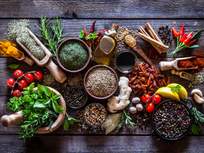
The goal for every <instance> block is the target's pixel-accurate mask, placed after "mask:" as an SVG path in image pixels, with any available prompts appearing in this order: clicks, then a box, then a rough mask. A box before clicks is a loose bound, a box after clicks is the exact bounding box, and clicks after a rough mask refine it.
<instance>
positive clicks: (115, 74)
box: [84, 65, 118, 100]
mask: <svg viewBox="0 0 204 153" xmlns="http://www.w3.org/2000/svg"><path fill="white" fill-rule="evenodd" d="M100 68H105V69H108V70H110V71H111V72H112V73H113V74H114V76H115V79H116V86H115V89H114V90H113V92H112V93H111V94H109V95H108V96H104V97H98V96H95V95H93V94H92V93H91V92H89V90H88V89H87V88H86V80H87V77H88V76H89V74H90V72H91V71H93V70H95V69H100ZM84 88H85V90H86V92H87V93H88V94H89V95H90V96H91V97H93V98H95V99H98V100H103V99H108V98H109V97H111V96H112V95H113V94H114V93H115V92H116V91H117V89H118V76H117V73H116V72H115V70H113V69H112V68H111V67H109V66H106V65H95V66H93V67H91V68H90V69H89V70H88V71H87V72H86V74H85V76H84Z"/></svg>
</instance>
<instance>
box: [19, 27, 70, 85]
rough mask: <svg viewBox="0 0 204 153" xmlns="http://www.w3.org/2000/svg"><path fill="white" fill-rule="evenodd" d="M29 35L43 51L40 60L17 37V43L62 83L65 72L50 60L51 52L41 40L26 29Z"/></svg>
mask: <svg viewBox="0 0 204 153" xmlns="http://www.w3.org/2000/svg"><path fill="white" fill-rule="evenodd" d="M28 32H29V34H30V36H31V37H32V38H33V39H34V40H35V42H36V43H37V45H39V46H40V47H41V48H42V50H43V51H44V53H45V57H43V59H42V60H39V59H37V58H36V57H35V56H33V55H32V53H31V52H30V51H29V50H28V49H27V48H26V47H25V46H24V45H23V44H22V43H21V42H20V41H19V40H18V39H17V40H16V41H17V43H18V44H19V45H20V46H21V47H22V48H23V49H24V50H25V51H26V52H27V54H28V55H29V56H30V57H31V58H32V59H33V60H34V61H35V63H36V64H38V65H39V66H45V67H46V68H47V69H48V70H49V71H50V73H51V74H52V76H53V77H54V78H55V80H56V81H58V82H60V83H63V82H64V81H65V80H66V79H67V77H66V75H65V73H64V72H63V71H62V70H61V69H60V68H59V67H58V66H57V65H56V64H55V63H54V62H53V61H52V58H51V57H52V54H51V53H50V51H49V50H48V49H47V48H46V47H45V46H44V45H43V44H42V42H41V41H40V40H39V39H38V38H37V37H36V36H35V35H34V34H33V33H32V31H30V30H29V29H28Z"/></svg>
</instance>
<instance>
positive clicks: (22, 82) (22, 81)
mask: <svg viewBox="0 0 204 153" xmlns="http://www.w3.org/2000/svg"><path fill="white" fill-rule="evenodd" d="M27 86H28V83H27V82H26V80H24V79H22V80H20V81H19V82H18V87H19V89H20V90H23V89H24V88H26V87H27Z"/></svg>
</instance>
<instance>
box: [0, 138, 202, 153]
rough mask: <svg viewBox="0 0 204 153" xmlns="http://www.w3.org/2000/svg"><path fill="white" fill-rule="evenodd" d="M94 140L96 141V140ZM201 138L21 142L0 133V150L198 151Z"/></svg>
mask: <svg viewBox="0 0 204 153" xmlns="http://www.w3.org/2000/svg"><path fill="white" fill-rule="evenodd" d="M96 140H97V141H96ZM203 145H204V137H203V136H199V137H187V138H185V139H183V140H181V141H177V142H172V143H167V142H163V141H161V140H160V139H158V138H156V137H151V136H136V137H135V136H88V137H87V136H61V137H59V136H58V137H57V136H42V137H34V138H32V139H31V140H29V141H26V142H24V141H23V140H20V139H19V138H18V137H17V136H15V135H12V136H4V135H1V139H0V152H1V153H68V152H69V153H77V152H81V153H96V152H97V153H113V152H114V153H116V152H117V153H135V152H137V153H149V152H151V153H164V152H165V153H202V152H204V147H203Z"/></svg>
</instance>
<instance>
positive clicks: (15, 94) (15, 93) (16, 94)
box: [12, 89, 22, 97]
mask: <svg viewBox="0 0 204 153" xmlns="http://www.w3.org/2000/svg"><path fill="white" fill-rule="evenodd" d="M21 94H22V93H21V91H20V90H18V89H16V90H14V91H13V92H12V95H13V96H14V97H20V96H21Z"/></svg>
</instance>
